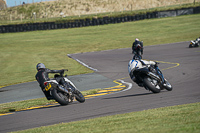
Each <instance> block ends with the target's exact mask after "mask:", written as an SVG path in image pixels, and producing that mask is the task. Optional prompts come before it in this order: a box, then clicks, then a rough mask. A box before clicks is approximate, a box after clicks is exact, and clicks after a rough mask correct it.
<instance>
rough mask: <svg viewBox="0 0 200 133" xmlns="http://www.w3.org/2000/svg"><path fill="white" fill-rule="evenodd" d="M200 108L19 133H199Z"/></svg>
mask: <svg viewBox="0 0 200 133" xmlns="http://www.w3.org/2000/svg"><path fill="white" fill-rule="evenodd" d="M199 109H200V103H193V104H186V105H178V106H172V107H165V108H157V109H150V110H144V111H140V112H132V113H126V114H118V115H113V116H106V117H100V118H96V119H89V120H82V121H77V122H70V123H61V124H55V125H52V126H46V127H39V128H34V129H29V130H24V131H18V133H38V132H43V133H55V132H59V133H65V132H66V131H67V132H70V133H134V132H135V133H137V132H141V133H161V132H162V133H199V132H200V126H199V123H200V119H199V115H200V110H199Z"/></svg>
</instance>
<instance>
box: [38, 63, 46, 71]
mask: <svg viewBox="0 0 200 133" xmlns="http://www.w3.org/2000/svg"><path fill="white" fill-rule="evenodd" d="M42 68H46V67H45V65H44V64H43V63H38V64H37V66H36V69H37V70H40V69H42Z"/></svg>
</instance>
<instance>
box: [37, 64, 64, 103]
mask: <svg viewBox="0 0 200 133" xmlns="http://www.w3.org/2000/svg"><path fill="white" fill-rule="evenodd" d="M36 69H37V71H38V72H37V74H36V75H35V78H36V80H37V81H38V83H39V85H40V87H41V89H42V91H43V93H44V95H45V96H46V98H47V100H51V99H53V97H52V96H51V95H50V92H49V91H45V85H44V82H46V81H48V80H50V79H49V76H48V74H49V73H60V74H61V73H64V70H50V69H48V68H46V67H45V65H44V64H43V63H38V64H37V65H36ZM58 80H59V83H61V84H62V85H64V86H66V85H67V83H66V82H65V80H64V79H63V78H62V77H61V78H58Z"/></svg>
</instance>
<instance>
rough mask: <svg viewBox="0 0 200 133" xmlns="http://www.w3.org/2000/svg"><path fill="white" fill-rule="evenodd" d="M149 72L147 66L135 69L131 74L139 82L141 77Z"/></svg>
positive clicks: (141, 80)
mask: <svg viewBox="0 0 200 133" xmlns="http://www.w3.org/2000/svg"><path fill="white" fill-rule="evenodd" d="M148 72H149V69H148V68H147V67H144V68H141V69H139V70H135V71H134V72H133V75H134V76H135V77H136V79H137V80H138V81H139V82H143V78H144V77H145V76H147V73H148Z"/></svg>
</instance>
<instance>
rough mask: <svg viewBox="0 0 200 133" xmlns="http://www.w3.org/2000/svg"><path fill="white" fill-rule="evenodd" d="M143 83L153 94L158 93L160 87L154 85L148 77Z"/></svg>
mask: <svg viewBox="0 0 200 133" xmlns="http://www.w3.org/2000/svg"><path fill="white" fill-rule="evenodd" d="M143 82H144V85H145V86H146V87H147V88H148V89H149V90H150V91H152V92H153V93H159V92H160V87H159V86H158V85H156V84H155V83H154V82H153V80H152V79H151V78H150V77H145V78H144V80H143Z"/></svg>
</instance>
